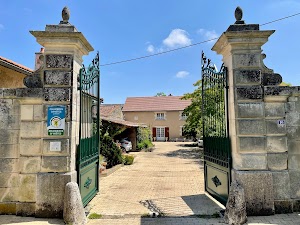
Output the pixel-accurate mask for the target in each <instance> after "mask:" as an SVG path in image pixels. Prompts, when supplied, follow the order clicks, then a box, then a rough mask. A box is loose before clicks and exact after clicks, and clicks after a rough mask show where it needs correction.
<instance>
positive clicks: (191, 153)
mask: <svg viewBox="0 0 300 225" xmlns="http://www.w3.org/2000/svg"><path fill="white" fill-rule="evenodd" d="M159 155H161V156H167V157H178V158H181V159H195V160H200V159H203V149H201V148H198V147H194V148H188V149H178V150H176V151H172V152H168V153H161V154H159Z"/></svg>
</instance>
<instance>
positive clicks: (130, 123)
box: [100, 115, 147, 127]
mask: <svg viewBox="0 0 300 225" xmlns="http://www.w3.org/2000/svg"><path fill="white" fill-rule="evenodd" d="M100 119H101V120H105V121H109V122H112V123H117V124H121V125H123V126H126V127H147V125H145V124H143V123H135V122H130V121H126V120H121V119H116V118H111V117H106V116H101V115H100Z"/></svg>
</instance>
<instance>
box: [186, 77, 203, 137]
mask: <svg viewBox="0 0 300 225" xmlns="http://www.w3.org/2000/svg"><path fill="white" fill-rule="evenodd" d="M201 82H202V81H201V80H199V81H197V82H196V83H195V84H193V85H194V86H195V87H196V89H195V90H194V92H192V93H187V94H184V95H183V97H182V99H184V100H188V99H190V100H191V101H192V103H191V104H190V105H189V106H188V107H186V108H185V109H184V113H185V114H186V115H188V117H187V119H186V124H185V125H184V127H183V135H184V136H185V137H193V138H194V139H195V138H196V137H197V136H200V135H201V134H202V120H201V117H202V116H201V114H202V111H201V110H202V90H201V84H202V83H201Z"/></svg>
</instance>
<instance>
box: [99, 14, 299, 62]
mask: <svg viewBox="0 0 300 225" xmlns="http://www.w3.org/2000/svg"><path fill="white" fill-rule="evenodd" d="M298 15H300V12H299V13H295V14H293V15H289V16H285V17H282V18H279V19H276V20H272V21H270V22H267V23H263V24H260V25H259V26H265V25H267V24H271V23H275V22H278V21H281V20H285V19H288V18H291V17H294V16H298ZM217 39H218V38H212V39H209V40H205V41H201V42H197V43H195V44H191V45H186V46H183V47H179V48H173V49H170V50H166V51H163V52H158V53H154V54H151V55H144V56H140V57H137V58H131V59H125V60H121V61H116V62H112V63H106V64H103V65H100V67H103V66H111V65H115V64H121V63H127V62H131V61H136V60H141V59H146V58H150V57H153V56H158V55H163V54H166V53H170V52H174V51H178V50H181V49H184V48H189V47H193V46H196V45H200V44H203V43H207V42H210V41H213V40H217Z"/></svg>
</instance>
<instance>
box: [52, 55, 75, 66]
mask: <svg viewBox="0 0 300 225" xmlns="http://www.w3.org/2000/svg"><path fill="white" fill-rule="evenodd" d="M72 62H73V57H72V55H46V67H47V68H67V69H72Z"/></svg>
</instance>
